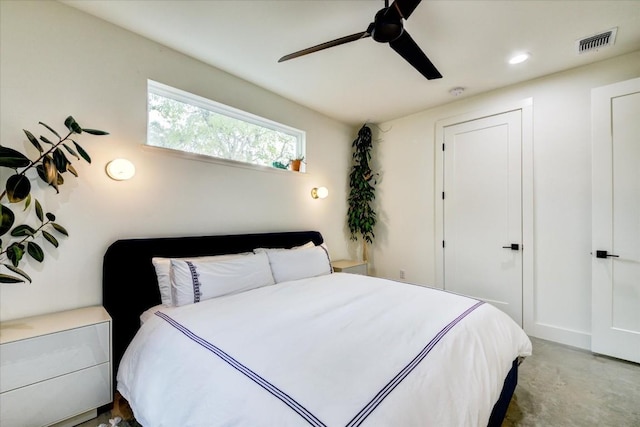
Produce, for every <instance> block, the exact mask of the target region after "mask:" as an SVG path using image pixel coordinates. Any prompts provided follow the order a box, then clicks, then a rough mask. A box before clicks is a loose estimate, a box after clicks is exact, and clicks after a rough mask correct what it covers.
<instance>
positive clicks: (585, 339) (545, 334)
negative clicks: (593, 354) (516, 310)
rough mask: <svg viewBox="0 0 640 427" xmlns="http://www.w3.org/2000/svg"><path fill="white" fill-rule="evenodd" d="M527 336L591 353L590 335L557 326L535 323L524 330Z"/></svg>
mask: <svg viewBox="0 0 640 427" xmlns="http://www.w3.org/2000/svg"><path fill="white" fill-rule="evenodd" d="M526 332H527V334H529V335H531V336H533V337H536V338H540V339H543V340H547V341H553V342H557V343H560V344H565V345H569V346H571V347H577V348H582V349H584V350H589V351H591V334H589V333H586V332H581V331H575V330H572V329H567V328H561V327H558V326H553V325H547V324H544V323H535V324H534V325H533V326H532V327H530V328H527V329H526Z"/></svg>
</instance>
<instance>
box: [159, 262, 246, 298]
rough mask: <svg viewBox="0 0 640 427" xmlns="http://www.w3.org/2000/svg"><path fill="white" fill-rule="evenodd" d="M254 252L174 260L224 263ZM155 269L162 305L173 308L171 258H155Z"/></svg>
mask: <svg viewBox="0 0 640 427" xmlns="http://www.w3.org/2000/svg"><path fill="white" fill-rule="evenodd" d="M251 253H252V252H243V253H239V254H225V255H208V256H201V257H187V258H173V259H179V260H181V261H224V260H228V259H233V258H238V257H241V256H245V255H249V254H251ZM151 262H152V263H153V268H155V270H156V277H157V279H158V288H159V289H160V299H161V300H162V304H163V305H166V306H167V307H172V306H174V305H175V304H174V303H173V300H172V298H171V278H170V277H169V271H170V270H171V258H162V257H153V258H151Z"/></svg>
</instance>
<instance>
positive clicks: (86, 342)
mask: <svg viewBox="0 0 640 427" xmlns="http://www.w3.org/2000/svg"><path fill="white" fill-rule="evenodd" d="M109 332H110V331H109V323H108V322H103V323H97V324H95V325H90V326H84V327H80V328H75V329H69V330H66V331H62V332H56V333H52V334H47V335H42V336H39V337H34V338H28V339H24V340H19V341H13V342H9V343H6V344H2V345H0V363H1V364H0V392H2V393H4V392H6V391H9V390H14V389H16V388H19V387H24V386H27V385H29V384H33V383H36V382H39V381H44V380H47V379H49V378H53V377H57V376H59V375H64V374H67V373H69V372H73V371H79V370H81V369H84V368H88V367H90V366H94V365H98V364H101V363H105V362H108V361H109V357H110V350H109V348H110V347H109V344H110V343H109ZM60 391H62V390H60ZM64 392H65V393H66V392H67V390H64Z"/></svg>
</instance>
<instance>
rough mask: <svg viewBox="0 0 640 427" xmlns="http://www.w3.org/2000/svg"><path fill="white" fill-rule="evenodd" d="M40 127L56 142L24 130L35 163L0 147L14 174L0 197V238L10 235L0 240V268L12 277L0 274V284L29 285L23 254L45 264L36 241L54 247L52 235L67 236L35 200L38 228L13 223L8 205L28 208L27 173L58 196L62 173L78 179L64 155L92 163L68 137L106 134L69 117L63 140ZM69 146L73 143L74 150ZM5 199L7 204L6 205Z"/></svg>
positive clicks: (0, 162)
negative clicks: (35, 152) (33, 150)
mask: <svg viewBox="0 0 640 427" xmlns="http://www.w3.org/2000/svg"><path fill="white" fill-rule="evenodd" d="M39 124H40V125H42V126H44V127H45V128H46V129H47V130H48V131H49V132H50V133H52V134H53V135H54V136H55V138H57V139H58V141H57V142H54V141H51V139H55V138H53V137H49V138H48V137H46V136H40V138H36V137H35V136H34V135H33V134H32V133H31V132H29V131H28V130H24V133H25V135H26V136H27V139H28V140H29V142H31V144H32V145H33V146H34V147H35V148H36V150H38V157H37V158H36V159H35V160H30V159H29V158H28V157H27V156H25V155H24V154H22V153H21V152H19V151H17V150H14V149H12V148H8V147H3V146H1V145H0V167H5V168H9V169H12V170H13V171H14V173H13V175H11V176H10V177H9V178H7V180H6V182H5V185H4V190H3V191H2V194H0V202H2V203H1V204H0V220H1V221H0V236H4V235H5V234H7V233H9V239H8V240H9V241H8V242H5V241H4V239H5V238H4V237H3V240H0V267H4V268H6V269H7V270H9V271H10V272H11V273H13V274H5V273H1V272H0V283H21V282H24V280H25V279H26V280H28V281H29V282H31V278H30V277H29V275H28V274H27V273H25V272H24V271H23V270H22V269H20V268H19V265H20V261H22V259H23V256H24V255H25V253H26V254H28V255H29V256H30V257H31V258H33V259H34V260H36V261H38V262H43V261H44V251H43V250H42V247H41V246H40V245H39V244H38V243H37V242H36V238H37V237H38V236H42V237H43V238H44V240H45V241H47V242H48V243H49V244H51V245H53V246H54V247H56V248H57V247H58V240H57V239H56V237H55V235H54V234H55V233H58V234H62V235H64V236H68V235H69V233H68V232H67V230H66V229H65V228H64V227H63V226H62V225H60V224H58V223H57V222H56V217H55V215H54V214H53V213H51V212H45V211H44V209H43V207H42V204H40V202H39V201H38V200H37V199H35V203H34V208H35V209H34V210H35V213H36V217H37V220H38V222H37V223H36V224H37V225H35V226H31V225H29V224H19V225H16V224H15V220H16V217H15V214H14V213H13V210H12V209H11V208H10V207H9V204H17V203H22V204H24V207H23V210H27V209H28V208H29V207H30V206H31V201H32V198H31V180H30V179H29V177H27V175H26V173H27V172H28V171H29V170H31V169H34V168H35V170H36V172H37V175H38V176H39V177H40V179H41V180H42V181H44V182H45V183H46V184H47V185H49V186H51V187H53V188H54V189H55V190H56V193H59V192H60V190H59V188H60V186H61V185H63V184H64V178H63V177H62V174H63V173H65V172H69V173H71V174H72V175H74V176H76V177H77V176H78V172H77V171H76V169H75V168H74V167H73V165H72V164H71V161H70V160H69V158H68V157H67V154H69V155H71V156H73V157H75V158H76V159H77V160H80V158H81V157H82V159H84V160H85V161H86V162H87V163H91V157H89V154H87V152H86V151H85V150H84V149H83V148H82V147H81V146H80V144H78V143H77V142H76V141H75V140H74V139H72V138H71V136H72V135H80V134H81V133H83V132H84V133H88V134H91V135H108V133H107V132H105V131H102V130H96V129H85V128H82V127H80V125H79V124H78V123H77V122H76V121H75V119H74V118H73V117H71V116H69V117H67V119H66V120H65V121H64V125H65V126H66V128H67V130H68V131H69V132H68V133H67V135H66V136H65V137H64V138H63V137H62V136H60V134H59V133H58V132H56V131H55V130H54V129H53V128H51V127H50V126H49V125H46V124H44V123H42V122H39ZM50 138H51V139H50ZM74 138H75V137H74ZM71 143H73V148H72V146H71ZM65 152H66V154H65ZM5 199H6V201H8V202H9V204H6V203H5ZM54 232H55V233H54ZM5 243H6V246H5ZM7 261H9V262H7Z"/></svg>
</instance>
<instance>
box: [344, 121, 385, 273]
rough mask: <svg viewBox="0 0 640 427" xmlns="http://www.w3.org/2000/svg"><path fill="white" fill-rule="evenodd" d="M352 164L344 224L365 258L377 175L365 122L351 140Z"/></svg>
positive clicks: (370, 237) (371, 235)
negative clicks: (360, 247)
mask: <svg viewBox="0 0 640 427" xmlns="http://www.w3.org/2000/svg"><path fill="white" fill-rule="evenodd" d="M352 147H353V149H354V151H353V156H352V159H353V165H352V167H351V173H350V174H349V188H350V191H349V198H348V203H349V207H348V210H347V224H348V226H349V231H350V233H351V240H354V241H357V240H358V238H361V239H362V244H363V259H364V260H365V261H366V260H367V250H366V249H367V246H366V245H367V243H369V244H371V243H373V239H374V238H375V234H374V232H373V229H374V227H375V225H376V221H377V218H376V212H375V210H374V208H373V201H374V200H375V198H376V193H375V184H376V180H375V177H376V176H377V175H378V174H377V173H374V172H373V171H372V170H371V167H370V166H369V161H370V160H371V150H372V149H373V140H372V136H371V128H369V126H367V125H366V124H365V125H363V126H362V127H361V128H360V130H359V131H358V136H357V137H356V139H355V140H354V141H353V144H352Z"/></svg>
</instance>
